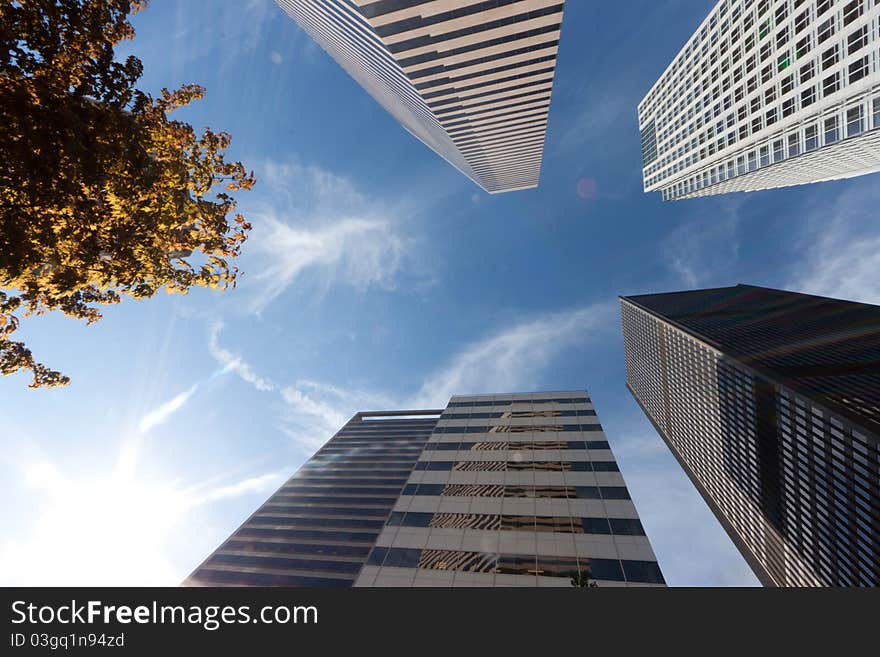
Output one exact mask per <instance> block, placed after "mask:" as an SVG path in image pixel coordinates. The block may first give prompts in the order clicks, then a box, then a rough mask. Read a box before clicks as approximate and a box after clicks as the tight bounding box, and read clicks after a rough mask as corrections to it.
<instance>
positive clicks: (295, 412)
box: [281, 380, 399, 454]
mask: <svg viewBox="0 0 880 657" xmlns="http://www.w3.org/2000/svg"><path fill="white" fill-rule="evenodd" d="M281 395H282V397H283V399H284V401H285V402H286V403H287V412H286V414H285V417H284V426H283V430H284V431H285V432H286V433H287V435H289V436H290V437H291V438H293V440H294V441H295V442H296V444H297V445H299V446H300V447H301V448H302V449H303V450H304V451H307V452H309V454H311V452H312V451H314V450H315V449H317V448H318V447H320V446H321V445H323V444H324V443H325V442H327V440H328V439H329V438H330V436H332V435H333V434H335V433H336V432H337V431H339V429H341V428H342V426H343V425H344V424H345V423H346V422H348V420H349V419H350V418H351V417H352V416H353V415H354V414H355V413H356V412H358V411H363V410H368V409H371V408H372V409H378V410H387V409H389V408H397V407H398V406H397V404H398V403H399V401H397V400H394V399H391V398H388V397H383V396H380V395H375V394H372V393H367V392H364V391H360V390H350V389H345V388H340V387H337V386H332V385H327V384H324V383H318V382H315V381H307V380H301V381H297V382H296V383H294V384H292V385H290V386H288V387H286V388H284V390H282V391H281Z"/></svg>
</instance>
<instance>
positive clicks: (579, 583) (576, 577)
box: [571, 571, 599, 589]
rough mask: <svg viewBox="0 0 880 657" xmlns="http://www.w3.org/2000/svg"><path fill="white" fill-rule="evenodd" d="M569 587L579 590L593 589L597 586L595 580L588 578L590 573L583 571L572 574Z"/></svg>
mask: <svg viewBox="0 0 880 657" xmlns="http://www.w3.org/2000/svg"><path fill="white" fill-rule="evenodd" d="M571 585H572V586H575V587H577V588H579V589H586V588H590V589H595V588H597V587H598V586H599V585H598V584H597V583H596V580H594V579H591V578H590V573H589V572H585V571H580V572H577V573H574V574H572V576H571Z"/></svg>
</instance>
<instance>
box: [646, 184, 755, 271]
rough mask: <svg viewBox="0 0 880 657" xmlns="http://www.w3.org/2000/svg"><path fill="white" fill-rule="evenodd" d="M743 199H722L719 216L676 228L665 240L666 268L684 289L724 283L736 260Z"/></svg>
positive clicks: (664, 255)
mask: <svg viewBox="0 0 880 657" xmlns="http://www.w3.org/2000/svg"><path fill="white" fill-rule="evenodd" d="M741 203H742V200H740V199H737V198H731V199H723V200H722V210H721V212H720V213H716V214H713V215H712V216H710V217H705V216H701V217H700V218H698V219H695V220H693V221H689V222H685V223H682V224H680V225H678V226H677V227H676V228H675V229H673V230H672V232H671V233H670V234H669V235H668V236H667V238H666V239H665V240H664V242H663V244H662V247H661V253H662V257H663V258H664V260H665V262H666V265H667V266H668V267H669V269H670V270H671V271H672V273H673V274H675V276H676V277H677V278H678V280H679V281H680V282H681V284H683V285H684V286H686V287H688V288H695V287H706V286H709V285H711V284H714V283H723V284H728V283H727V282H726V278H725V276H727V275H728V274H729V273H730V272H731V271H732V270H733V269H734V268H735V266H736V264H737V261H738V258H739V246H740V238H739V227H740V207H741Z"/></svg>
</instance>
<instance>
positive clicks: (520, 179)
mask: <svg viewBox="0 0 880 657" xmlns="http://www.w3.org/2000/svg"><path fill="white" fill-rule="evenodd" d="M276 2H277V3H278V4H279V5H280V6H281V7H282V8H283V9H284V10H285V11H286V12H287V13H288V14H290V15H291V16H292V17H293V18H294V19H295V20H296V22H297V23H298V24H299V25H300V26H301V27H302V28H303V29H304V30H305V31H306V32H307V33H308V34H309V35H310V36H311V37H312V38H313V39H315V41H317V43H318V44H319V45H320V46H321V47H322V48H323V49H324V50H326V51H327V53H329V54H330V56H331V57H333V59H335V60H336V61H337V62H338V63H339V65H340V66H342V67H343V68H344V69H345V70H346V71H347V72H348V74H349V75H351V77H352V78H354V79H355V80H356V81H357V82H358V83H359V84H360V85H361V86H362V87H363V88H364V89H365V90H366V91H367V92H368V93H369V94H370V95H371V96H372V97H373V98H374V99H375V100H376V101H377V102H378V103H379V104H380V105H382V107H384V108H385V109H386V110H387V111H388V112H389V113H390V114H391V115H392V116H393V117H394V118H395V119H397V121H399V122H400V124H401V125H402V126H404V128H406V129H407V130H408V131H409V132H410V133H411V134H413V135H415V136H416V137H417V138H418V139H420V140H421V141H422V142H423V143H424V144H425V145H427V146H428V147H429V148H431V149H432V150H433V151H434V152H436V153H437V154H438V155H440V156H441V157H443V158H444V159H445V160H447V161H448V162H449V163H450V164H452V165H453V166H454V167H456V168H457V169H458V170H459V171H461V172H462V173H463V174H464V175H466V176H467V177H468V178H470V179H471V180H473V181H474V182H475V183H476V184H477V185H479V186H480V187H482V188H483V189H484V190H486V191H488V192H489V193H499V192H509V191H514V190H519V189H528V188H532V187H537V185H538V181H539V178H540V173H541V158H542V154H543V151H544V135H545V133H546V130H547V119H548V114H549V111H550V96H551V92H552V89H553V76H554V73H555V70H556V54H557V51H558V49H559V36H560V31H561V29H562V14H563V9H564V6H565V0H504V1H499V0H495V1H493V2H485V1H484V0H458V1H457V2H448V1H447V0H276Z"/></svg>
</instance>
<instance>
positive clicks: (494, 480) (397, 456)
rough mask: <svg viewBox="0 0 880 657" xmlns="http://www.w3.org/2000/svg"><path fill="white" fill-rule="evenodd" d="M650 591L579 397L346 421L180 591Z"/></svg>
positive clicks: (622, 501) (643, 541) (650, 560)
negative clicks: (390, 588) (611, 588)
mask: <svg viewBox="0 0 880 657" xmlns="http://www.w3.org/2000/svg"><path fill="white" fill-rule="evenodd" d="M185 584H187V585H194V586H195V585H208V586H211V585H215V586H216V585H221V586H222V585H242V586H294V587H297V586H338V587H351V586H358V587H361V586H365V587H369V586H376V587H386V586H403V587H412V586H428V587H462V586H464V587H492V586H561V587H571V586H575V585H577V586H585V585H591V584H593V585H596V586H662V585H663V584H664V580H663V576H662V574H661V572H660V568H659V567H658V565H657V560H656V558H655V556H654V553H653V551H652V549H651V545H650V543H649V541H648V539H647V537H646V536H645V532H644V530H643V528H642V524H641V522H640V520H639V516H638V513H637V512H636V508H635V506H634V505H633V502H632V501H631V499H630V495H629V492H628V490H627V488H626V484H625V482H624V480H623V476H622V475H621V474H620V471H619V468H618V466H617V462H616V461H615V459H614V455H613V454H612V452H611V449H610V447H609V445H608V442H607V440H606V437H605V434H604V433H603V430H602V426H601V424H600V423H599V419H598V417H597V416H596V412H595V410H594V409H593V405H592V402H591V400H590V397H589V395H588V394H587V393H586V392H566V393H540V394H512V395H481V396H468V397H453V398H452V400H451V401H450V402H449V405H448V406H447V408H446V409H445V410H420V411H394V412H378V413H358V414H356V415H355V416H354V417H353V418H352V419H351V420H350V421H349V422H348V423H347V424H346V425H345V427H343V428H342V429H341V430H340V431H339V432H338V433H337V434H336V435H335V436H334V437H333V438H332V439H330V441H329V442H328V443H327V444H326V445H325V446H324V447H323V448H322V449H321V450H319V451H318V452H317V454H315V455H314V456H313V457H312V458H311V459H310V460H309V461H308V462H307V463H306V464H305V465H304V466H303V467H302V468H301V469H300V470H299V471H298V472H297V473H296V474H295V475H294V476H293V477H292V478H291V479H289V480H288V481H287V482H286V483H285V484H284V485H283V486H282V487H281V488H280V489H279V490H278V492H276V493H275V494H274V495H273V496H272V497H271V498H270V499H269V500H268V501H267V502H266V503H265V504H264V505H263V506H261V507H260V508H259V509H257V511H256V512H255V513H254V514H253V515H252V516H251V517H250V518H248V519H247V520H246V521H245V522H244V524H243V525H242V526H241V527H239V529H238V530H236V531H235V533H234V534H233V535H232V536H231V537H230V538H229V539H228V540H227V541H225V542H224V543H223V544H222V545H221V546H220V547H219V548H218V549H217V550H216V551H215V552H214V553H213V554H212V555H210V556H209V557H208V558H207V559H206V560H205V562H204V563H203V564H202V565H201V566H199V567H198V568H197V569H196V570H195V571H194V572H193V573H192V575H190V577H189V578H188V579H187V580H186V582H185Z"/></svg>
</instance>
